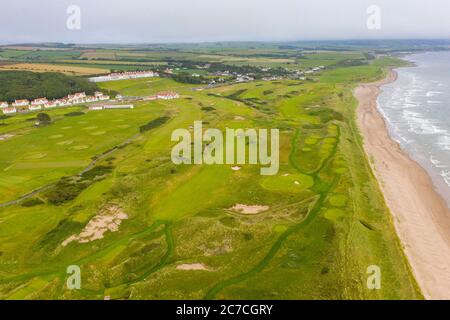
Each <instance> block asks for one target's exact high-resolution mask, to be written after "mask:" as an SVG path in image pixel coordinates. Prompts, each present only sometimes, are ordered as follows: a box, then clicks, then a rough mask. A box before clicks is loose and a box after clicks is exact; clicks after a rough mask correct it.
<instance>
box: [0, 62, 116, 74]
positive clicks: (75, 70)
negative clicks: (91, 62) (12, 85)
mask: <svg viewBox="0 0 450 320" xmlns="http://www.w3.org/2000/svg"><path fill="white" fill-rule="evenodd" d="M12 70H14V71H33V72H60V73H65V74H70V75H80V76H82V75H92V74H102V73H108V72H109V70H108V69H101V68H95V67H92V68H91V67H79V66H63V65H56V64H44V63H16V64H8V65H0V72H1V71H12Z"/></svg>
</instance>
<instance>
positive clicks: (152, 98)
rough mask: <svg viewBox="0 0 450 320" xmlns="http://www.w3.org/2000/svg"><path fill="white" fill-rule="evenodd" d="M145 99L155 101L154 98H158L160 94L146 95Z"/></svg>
mask: <svg viewBox="0 0 450 320" xmlns="http://www.w3.org/2000/svg"><path fill="white" fill-rule="evenodd" d="M144 100H147V101H154V100H158V96H156V95H155V96H148V97H145V98H144Z"/></svg>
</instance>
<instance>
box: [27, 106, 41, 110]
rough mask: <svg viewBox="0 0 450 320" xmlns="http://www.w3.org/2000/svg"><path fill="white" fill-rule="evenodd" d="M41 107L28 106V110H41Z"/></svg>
mask: <svg viewBox="0 0 450 320" xmlns="http://www.w3.org/2000/svg"><path fill="white" fill-rule="evenodd" d="M41 109H42V106H37V105H31V106H28V110H30V111H36V110H41Z"/></svg>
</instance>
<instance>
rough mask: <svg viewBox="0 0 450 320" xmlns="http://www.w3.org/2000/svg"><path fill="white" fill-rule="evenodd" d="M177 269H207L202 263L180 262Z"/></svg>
mask: <svg viewBox="0 0 450 320" xmlns="http://www.w3.org/2000/svg"><path fill="white" fill-rule="evenodd" d="M177 269H178V270H209V269H208V268H207V267H206V266H205V265H204V264H203V263H191V264H180V265H178V266H177Z"/></svg>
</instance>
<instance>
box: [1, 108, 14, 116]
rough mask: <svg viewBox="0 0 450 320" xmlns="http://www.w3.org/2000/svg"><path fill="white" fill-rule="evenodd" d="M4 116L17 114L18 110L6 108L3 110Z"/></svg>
mask: <svg viewBox="0 0 450 320" xmlns="http://www.w3.org/2000/svg"><path fill="white" fill-rule="evenodd" d="M2 111H3V114H11V113H16V112H17V110H16V108H14V107H12V108H4V109H2Z"/></svg>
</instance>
